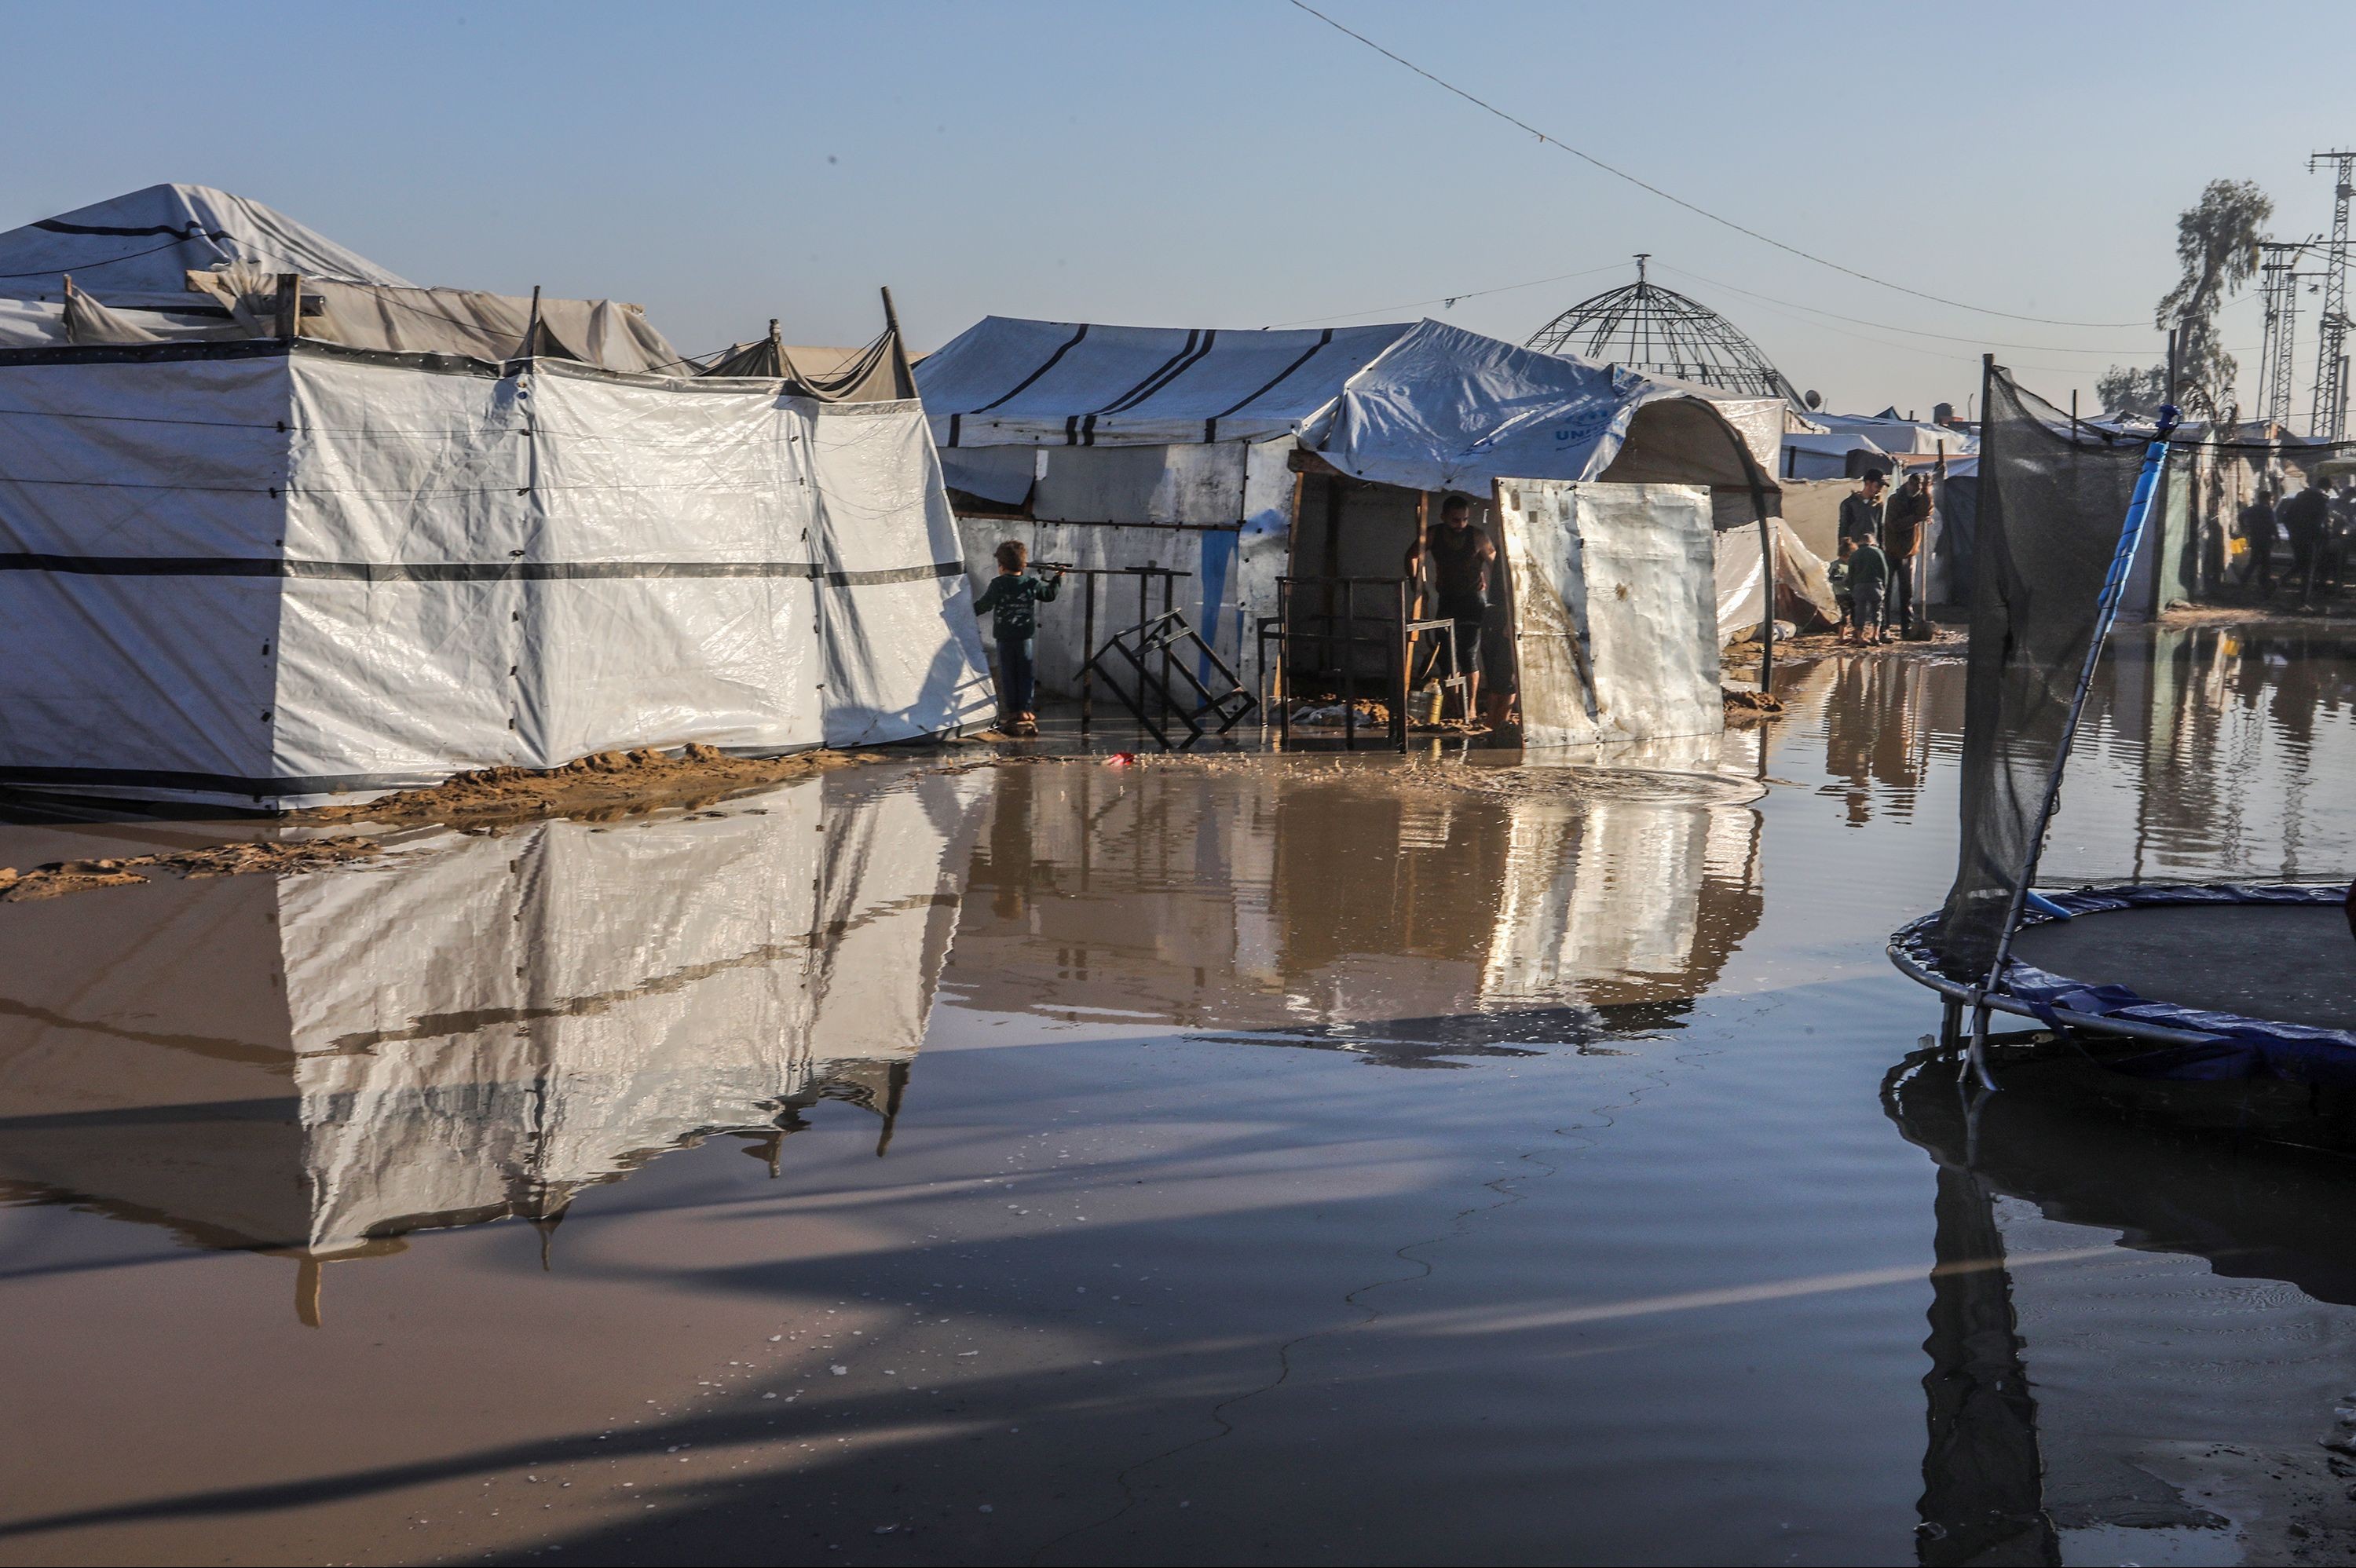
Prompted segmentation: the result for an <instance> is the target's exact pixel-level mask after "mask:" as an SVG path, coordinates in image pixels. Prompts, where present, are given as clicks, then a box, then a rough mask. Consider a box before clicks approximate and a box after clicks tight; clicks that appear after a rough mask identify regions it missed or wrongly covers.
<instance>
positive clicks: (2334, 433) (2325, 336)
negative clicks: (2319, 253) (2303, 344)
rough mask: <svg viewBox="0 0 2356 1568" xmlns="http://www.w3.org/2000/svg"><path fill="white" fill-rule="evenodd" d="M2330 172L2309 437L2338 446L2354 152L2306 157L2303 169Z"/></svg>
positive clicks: (2344, 397)
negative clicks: (2328, 221)
mask: <svg viewBox="0 0 2356 1568" xmlns="http://www.w3.org/2000/svg"><path fill="white" fill-rule="evenodd" d="M2326 165H2329V168H2330V170H2331V176H2332V180H2331V197H2332V201H2331V243H2330V246H2329V248H2328V249H2327V250H2326V251H2324V253H2323V316H2322V319H2321V321H2320V322H2319V323H2318V325H2317V337H2318V339H2319V343H2318V347H2317V349H2316V357H2315V419H2314V421H2313V422H2312V423H2311V424H2310V425H2309V426H2308V434H2310V435H2316V436H2320V437H2322V438H2323V439H2324V440H2326V441H2338V440H2339V439H2340V436H2341V435H2342V434H2343V433H2344V432H2346V430H2347V426H2348V198H2349V197H2351V196H2356V152H2345V151H2337V152H2329V153H2314V154H2310V155H2308V160H2307V169H2308V173H2309V174H2313V173H2314V172H2315V171H2316V170H2317V169H2318V168H2319V167H2323V166H2326Z"/></svg>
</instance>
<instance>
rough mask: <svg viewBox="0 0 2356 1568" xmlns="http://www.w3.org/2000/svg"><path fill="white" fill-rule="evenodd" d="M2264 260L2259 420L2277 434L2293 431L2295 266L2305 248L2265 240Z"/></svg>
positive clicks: (2295, 340) (2296, 303)
mask: <svg viewBox="0 0 2356 1568" xmlns="http://www.w3.org/2000/svg"><path fill="white" fill-rule="evenodd" d="M2258 248H2259V250H2260V251H2264V252H2265V257H2266V260H2265V262H2264V263H2263V264H2262V265H2261V266H2260V268H2259V274H2260V281H2261V288H2262V292H2263V293H2264V294H2265V307H2266V335H2265V348H2264V349H2262V350H2261V351H2260V353H2259V355H2258V397H2257V404H2258V417H2259V418H2260V419H2262V420H2264V421H2266V422H2267V423H2269V424H2271V425H2273V426H2274V427H2275V428H2276V431H2278V432H2279V431H2287V430H2288V429H2289V428H2290V383H2291V376H2292V373H2293V372H2292V354H2293V346H2294V345H2295V344H2296V343H2297V338H2298V330H2297V323H2298V280H2299V273H2298V272H2297V268H2296V267H2295V266H2294V263H2295V262H2296V261H2297V258H2298V252H2299V251H2302V250H2303V249H2305V247H2304V246H2302V245H2299V244H2296V243H2293V242H2290V241H2287V240H2265V241H2262V242H2261V243H2260V245H2259V247H2258Z"/></svg>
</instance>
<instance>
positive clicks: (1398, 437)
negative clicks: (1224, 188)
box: [917, 317, 1784, 700]
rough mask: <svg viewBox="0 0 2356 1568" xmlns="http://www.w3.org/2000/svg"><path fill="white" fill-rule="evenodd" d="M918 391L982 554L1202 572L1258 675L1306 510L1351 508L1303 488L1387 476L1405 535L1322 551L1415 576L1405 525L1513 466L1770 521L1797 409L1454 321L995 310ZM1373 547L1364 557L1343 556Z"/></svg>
mask: <svg viewBox="0 0 2356 1568" xmlns="http://www.w3.org/2000/svg"><path fill="white" fill-rule="evenodd" d="M917 382H918V385H919V387H920V389H922V391H923V393H924V397H925V403H926V413H927V415H928V416H929V417H930V418H931V420H932V422H933V429H934V433H935V436H936V438H937V440H938V441H939V442H940V443H941V445H942V460H943V464H944V467H945V470H946V471H947V473H948V483H949V484H950V485H951V486H953V487H954V488H955V489H956V490H957V491H959V492H961V493H963V494H964V495H965V496H968V497H969V500H970V501H972V502H974V503H977V504H976V505H973V506H970V507H969V508H968V511H967V515H966V516H965V517H963V519H962V524H961V526H962V531H963V532H964V534H965V537H966V542H967V549H968V558H969V561H973V562H982V561H986V560H987V558H988V553H989V547H990V545H991V543H993V542H994V541H995V540H996V539H1001V538H1015V539H1022V540H1023V542H1025V543H1027V544H1029V545H1030V546H1031V548H1032V549H1033V554H1034V557H1039V558H1044V559H1051V560H1068V561H1071V562H1073V563H1075V564H1078V565H1083V566H1090V567H1098V566H1109V567H1134V566H1140V565H1146V564H1152V565H1157V566H1162V567H1168V568H1172V569H1174V570H1179V571H1186V572H1190V573H1192V574H1193V581H1192V582H1191V583H1190V584H1189V585H1188V587H1187V588H1186V589H1184V590H1182V592H1181V595H1180V602H1181V604H1182V607H1183V608H1185V609H1186V610H1187V612H1188V614H1189V618H1190V619H1191V620H1193V621H1194V624H1195V625H1196V626H1197V627H1198V628H1200V629H1202V630H1203V631H1204V633H1205V635H1206V637H1208V638H1209V639H1210V640H1211V641H1212V643H1213V645H1214V646H1215V648H1216V649H1217V650H1218V652H1219V653H1220V655H1221V656H1223V657H1226V658H1227V659H1228V660H1229V662H1230V663H1231V665H1233V666H1235V667H1238V668H1240V667H1242V664H1243V661H1244V659H1245V657H1246V656H1247V655H1248V654H1249V653H1251V652H1253V651H1254V650H1253V648H1252V646H1251V640H1252V633H1253V623H1254V621H1255V619H1256V618H1257V617H1262V616H1265V615H1267V614H1269V613H1272V611H1273V610H1274V608H1275V604H1274V600H1275V597H1276V591H1275V582H1276V579H1277V577H1278V576H1279V575H1280V574H1282V573H1283V572H1285V571H1287V570H1288V565H1289V563H1290V570H1293V571H1305V572H1312V573H1313V572H1315V571H1317V570H1318V567H1317V566H1316V565H1315V564H1313V563H1312V561H1309V560H1302V559H1301V552H1302V549H1303V544H1302V539H1301V537H1300V535H1299V533H1298V531H1297V530H1298V527H1299V525H1300V524H1301V521H1302V518H1301V516H1300V515H1299V514H1300V513H1301V508H1302V507H1304V506H1309V507H1312V510H1316V511H1318V513H1319V517H1318V518H1316V519H1312V521H1316V522H1317V523H1318V524H1319V526H1320V527H1326V526H1327V524H1328V523H1329V522H1330V519H1329V518H1327V517H1326V515H1325V513H1324V511H1323V508H1322V507H1315V506H1312V503H1310V502H1306V501H1303V500H1302V499H1301V496H1302V494H1303V492H1302V490H1301V483H1302V482H1305V483H1306V484H1308V485H1310V486H1312V487H1323V486H1324V485H1326V478H1325V476H1326V475H1338V476H1339V478H1340V479H1341V480H1343V481H1347V482H1355V483H1357V484H1358V485H1359V487H1360V489H1362V490H1363V489H1364V488H1365V485H1374V486H1376V488H1377V489H1378V490H1379V491H1380V492H1381V494H1379V495H1373V496H1360V497H1359V500H1360V501H1361V502H1363V503H1364V504H1365V506H1369V507H1374V508H1375V509H1376V510H1379V511H1382V512H1383V513H1384V517H1383V519H1382V527H1381V528H1355V529H1353V531H1354V532H1355V533H1356V534H1361V535H1363V536H1364V538H1362V539H1355V540H1354V541H1353V542H1352V543H1351V544H1350V545H1349V546H1348V547H1347V548H1345V549H1340V550H1339V551H1337V552H1329V551H1326V550H1325V549H1323V546H1320V547H1317V549H1315V550H1314V551H1312V553H1314V554H1316V555H1317V558H1318V559H1320V560H1322V559H1323V555H1324V554H1325V553H1334V555H1335V560H1336V561H1338V563H1339V570H1341V571H1348V572H1371V573H1376V574H1395V573H1397V572H1398V571H1400V570H1401V568H1400V565H1399V562H1400V560H1401V557H1402V554H1403V548H1404V545H1405V543H1406V542H1407V540H1408V539H1411V537H1412V534H1411V531H1409V532H1408V533H1404V534H1399V537H1398V539H1392V538H1391V537H1390V536H1391V535H1392V534H1395V533H1399V530H1400V529H1401V528H1408V529H1410V530H1411V527H1412V518H1413V517H1414V516H1415V515H1416V512H1417V509H1418V502H1417V500H1416V496H1418V495H1425V496H1428V495H1430V494H1434V493H1439V492H1444V491H1450V490H1471V491H1472V492H1473V493H1474V494H1475V495H1476V496H1481V498H1482V499H1483V500H1484V501H1485V500H1487V499H1488V497H1487V496H1486V495H1485V492H1487V491H1488V490H1489V489H1490V487H1491V486H1492V485H1494V484H1495V483H1497V482H1499V481H1501V480H1505V479H1509V478H1516V479H1525V480H1540V479H1551V480H1558V481H1562V482H1566V483H1588V484H1591V483H1597V482H1604V483H1613V484H1622V483H1625V484H1639V485H1648V486H1676V485H1686V486H1692V487H1697V489H1698V490H1699V491H1700V493H1701V496H1702V504H1703V510H1704V512H1705V514H1706V515H1709V514H1713V513H1715V514H1718V515H1719V517H1721V518H1722V517H1723V516H1724V509H1723V508H1720V507H1716V506H1714V505H1713V502H1715V501H1717V500H1719V499H1720V498H1722V497H1723V496H1725V495H1726V494H1727V493H1728V492H1732V493H1733V494H1734V495H1735V496H1739V507H1738V508H1737V509H1736V515H1738V516H1739V517H1740V520H1743V521H1745V522H1749V521H1752V520H1754V519H1755V517H1756V510H1755V508H1756V507H1757V506H1758V505H1759V504H1760V503H1761V502H1762V501H1763V502H1764V503H1765V504H1766V506H1767V507H1769V509H1770V510H1772V507H1773V505H1774V499H1775V496H1774V489H1773V481H1772V477H1771V476H1770V475H1771V474H1772V464H1773V462H1774V456H1775V453H1776V450H1777V446H1778V443H1780V441H1781V438H1782V432H1783V422H1784V412H1783V405H1782V403H1781V402H1780V401H1779V400H1773V399H1756V400H1726V399H1724V398H1722V397H1720V396H1716V395H1713V394H1711V393H1710V392H1709V391H1708V389H1701V388H1695V387H1688V386H1686V385H1684V384H1682V383H1676V382H1668V381H1662V380H1658V379H1653V378H1648V377H1644V376H1640V375H1633V374H1631V373H1629V372H1626V371H1624V370H1620V369H1616V368H1612V367H1609V366H1600V365H1594V364H1590V363H1588V362H1586V361H1583V360H1579V359H1575V358H1570V357H1563V356H1557V355H1548V354H1541V353H1537V352H1536V351H1534V350H1530V349H1526V348H1521V347H1515V346H1514V345H1512V344H1507V343H1503V342H1499V341H1497V340H1495V339H1494V338H1487V337H1483V336H1480V335H1479V334H1476V333H1470V332H1465V331H1463V330H1462V329H1460V328H1456V327H1451V326H1448V325H1443V324H1441V323H1438V322H1431V321H1425V322H1421V323H1418V324H1415V325H1385V326H1368V327H1340V328H1332V329H1325V330H1320V331H1272V332H1250V331H1246V332H1225V331H1218V330H1214V329H1179V328H1144V327H1107V326H1101V325H1082V324H1072V323H1054V322H1028V321H1013V320H1008V319H1005V318H1001V317H991V318H990V319H988V320H985V321H983V322H981V323H980V324H979V325H976V326H975V327H973V328H972V329H970V330H969V331H968V332H967V333H965V334H963V335H961V336H959V337H958V338H956V339H955V340H953V341H952V342H950V343H949V344H948V346H946V347H943V348H942V349H940V350H939V351H938V352H937V353H936V354H935V355H933V356H932V357H931V358H929V359H927V360H926V362H925V363H924V365H923V366H921V367H920V368H919V369H918V372H917ZM1754 404H1755V405H1756V407H1755V408H1754V407H1753V406H1752V405H1754ZM1296 450H1297V452H1298V453H1299V454H1300V455H1299V456H1296V455H1295V453H1296ZM1312 459H1313V461H1312ZM1304 464H1306V466H1307V467H1308V468H1309V469H1310V470H1311V472H1307V473H1305V474H1304V473H1303V472H1302V469H1303V467H1304ZM1394 503H1395V504H1394ZM1392 514H1396V516H1394V515H1392ZM1494 520H1495V519H1492V521H1493V522H1494ZM1342 526H1343V527H1344V528H1347V527H1349V526H1350V525H1349V524H1348V523H1347V521H1346V520H1344V523H1343V525H1342ZM1328 531H1331V529H1330V528H1329V529H1328ZM1376 534H1380V535H1381V536H1382V537H1381V539H1380V540H1378V541H1377V540H1376V539H1375V536H1376ZM1321 537H1322V536H1321ZM1750 537H1751V538H1752V539H1754V540H1755V539H1756V537H1757V536H1756V533H1755V531H1753V532H1751V535H1750ZM1501 542H1502V541H1501ZM1361 547H1363V548H1361ZM1754 548H1755V546H1754ZM1354 551H1355V554H1356V555H1359V556H1364V557H1365V559H1363V560H1355V559H1344V557H1348V556H1351V555H1352V553H1353V552H1354ZM1369 552H1371V553H1369ZM1702 573H1703V576H1704V577H1705V578H1707V576H1708V567H1707V562H1704V563H1703V565H1702ZM1704 586H1705V588H1706V587H1707V583H1706V582H1705V584H1704ZM1074 619H1076V617H1075V616H1073V615H1071V614H1070V613H1068V612H1067V613H1064V614H1062V615H1061V616H1060V617H1059V616H1058V615H1057V614H1056V613H1050V614H1049V615H1048V616H1047V617H1046V618H1045V619H1044V620H1043V623H1042V625H1043V637H1044V642H1043V646H1042V649H1041V653H1042V660H1041V673H1042V677H1043V679H1044V680H1045V681H1047V682H1048V683H1049V686H1050V688H1051V689H1052V688H1054V687H1055V684H1056V682H1057V679H1058V677H1065V678H1068V676H1069V673H1070V672H1073V671H1076V669H1077V667H1078V664H1079V660H1080V658H1081V656H1083V650H1081V649H1080V648H1079V646H1078V641H1079V633H1078V632H1077V630H1076V628H1075V627H1071V626H1068V625H1066V624H1062V623H1066V622H1069V621H1072V620H1074ZM1122 624H1125V622H1124V623H1122ZM1697 659H1698V656H1697ZM1712 697H1713V700H1715V693H1714V692H1713V694H1712Z"/></svg>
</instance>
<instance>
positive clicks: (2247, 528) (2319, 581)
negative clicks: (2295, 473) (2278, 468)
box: [2237, 480, 2356, 600]
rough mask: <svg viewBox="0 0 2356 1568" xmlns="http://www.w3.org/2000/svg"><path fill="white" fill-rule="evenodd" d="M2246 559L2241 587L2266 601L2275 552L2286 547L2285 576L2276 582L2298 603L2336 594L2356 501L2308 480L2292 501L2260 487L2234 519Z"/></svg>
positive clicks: (2355, 522) (2353, 530)
mask: <svg viewBox="0 0 2356 1568" xmlns="http://www.w3.org/2000/svg"><path fill="white" fill-rule="evenodd" d="M2237 520H2238V522H2239V524H2240V527H2241V534H2242V540H2243V544H2244V549H2245V550H2246V552H2247V553H2246V557H2245V559H2244V561H2243V563H2242V586H2243V587H2244V588H2252V587H2254V588H2255V589H2256V590H2257V591H2258V592H2260V593H2261V594H2265V595H2267V596H2271V595H2272V594H2273V593H2274V592H2275V588H2276V577H2275V547H2276V544H2277V543H2278V542H2280V541H2283V540H2288V541H2289V544H2290V571H2289V572H2288V573H2286V575H2285V576H2284V577H2283V578H2282V579H2281V581H2282V582H2284V583H2286V584H2287V585H2288V586H2289V587H2290V589H2291V592H2294V593H2295V594H2297V596H2298V597H2299V598H2300V599H2301V600H2306V599H2308V598H2309V597H2311V596H2312V595H2313V594H2314V593H2316V592H2318V591H2321V592H2338V591H2339V589H2340V579H2341V577H2342V576H2343V575H2344V574H2345V572H2346V570H2347V559H2348V545H2349V539H2350V537H2351V534H2356V496H2351V494H2350V493H2349V492H2348V491H2347V490H2346V489H2345V488H2341V489H2340V490H2338V491H2333V490H2331V489H2329V488H2327V487H2326V486H2325V485H2323V483H2322V482H2321V481H2318V480H2311V481H2309V482H2308V485H2307V487H2306V488H2305V489H2303V490H2301V491H2299V492H2298V494H2297V495H2296V496H2277V494H2276V486H2274V485H2260V486H2259V488H2258V493H2257V494H2256V495H2255V496H2252V497H2251V498H2250V504H2249V505H2248V506H2246V507H2243V508H2242V513H2241V517H2239V518H2238V519H2237Z"/></svg>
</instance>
